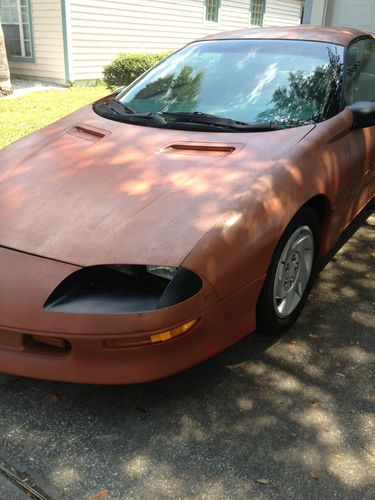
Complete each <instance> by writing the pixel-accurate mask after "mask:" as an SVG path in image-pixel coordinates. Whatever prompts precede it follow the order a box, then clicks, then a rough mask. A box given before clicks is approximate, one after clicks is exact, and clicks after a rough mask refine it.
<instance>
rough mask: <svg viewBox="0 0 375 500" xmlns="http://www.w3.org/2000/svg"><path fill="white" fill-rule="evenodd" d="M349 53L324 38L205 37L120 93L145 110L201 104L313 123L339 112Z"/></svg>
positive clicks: (250, 118) (240, 116)
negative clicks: (345, 58)
mask: <svg viewBox="0 0 375 500" xmlns="http://www.w3.org/2000/svg"><path fill="white" fill-rule="evenodd" d="M342 59H343V47H340V46H336V45H333V44H327V43H321V42H304V41H295V40H219V41H217V40H215V41H204V42H197V43H193V44H191V45H188V46H187V47H185V48H184V49H182V50H181V51H179V52H177V53H175V54H173V55H172V56H170V57H169V58H168V59H166V60H165V61H163V62H162V63H161V64H159V65H158V66H156V67H155V68H153V69H151V70H150V71H149V72H148V73H147V74H146V75H145V76H144V77H143V78H141V79H140V80H138V81H137V82H135V83H134V84H132V85H130V86H129V87H128V88H127V89H126V90H124V91H123V92H122V93H121V94H120V95H119V99H120V101H121V102H123V103H124V104H126V105H127V106H129V107H130V108H131V109H133V110H134V111H135V112H140V113H147V112H150V113H158V112H167V111H168V112H181V111H183V112H194V111H199V112H202V113H208V114H212V115H217V116H221V117H224V118H231V119H233V120H239V121H242V122H248V123H253V122H259V121H265V120H267V121H272V122H274V123H276V124H277V123H280V124H281V125H285V126H293V125H296V124H303V123H310V122H312V121H319V120H320V119H323V118H326V117H328V116H330V115H332V114H335V113H336V112H337V110H338V104H337V103H338V101H337V99H336V97H335V95H336V94H335V92H336V93H337V90H338V89H339V87H340V85H341V74H342ZM335 99H336V100H335Z"/></svg>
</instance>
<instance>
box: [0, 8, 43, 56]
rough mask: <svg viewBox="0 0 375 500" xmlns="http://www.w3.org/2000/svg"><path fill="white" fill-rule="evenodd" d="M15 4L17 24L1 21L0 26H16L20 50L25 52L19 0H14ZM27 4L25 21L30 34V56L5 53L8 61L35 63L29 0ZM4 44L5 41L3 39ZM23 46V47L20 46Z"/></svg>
mask: <svg viewBox="0 0 375 500" xmlns="http://www.w3.org/2000/svg"><path fill="white" fill-rule="evenodd" d="M0 1H1V0H0ZM16 3H17V13H18V21H19V22H18V24H16V23H11V24H10V23H5V22H2V21H1V24H2V25H14V26H18V29H19V32H20V41H21V50H22V49H23V50H25V46H24V43H25V42H24V38H23V36H22V35H23V26H22V25H23V24H24V23H22V14H21V4H20V0H16ZM26 4H27V21H28V26H29V33H30V38H29V41H30V52H31V55H30V56H26V55H25V56H18V55H14V54H10V53H9V52H8V53H7V55H8V59H9V61H12V62H26V63H35V48H34V33H33V19H32V11H31V0H26ZM4 38H5V33H4ZM5 42H6V39H5ZM22 44H23V46H22Z"/></svg>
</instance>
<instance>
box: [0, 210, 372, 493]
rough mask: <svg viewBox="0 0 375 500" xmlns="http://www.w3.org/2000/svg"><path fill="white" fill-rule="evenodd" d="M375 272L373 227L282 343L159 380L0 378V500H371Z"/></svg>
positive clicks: (354, 242)
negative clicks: (105, 382)
mask: <svg viewBox="0 0 375 500" xmlns="http://www.w3.org/2000/svg"><path fill="white" fill-rule="evenodd" d="M374 264H375V217H374V216H372V217H370V218H369V219H368V220H367V222H365V223H364V224H363V225H362V226H361V228H360V229H359V230H358V231H357V232H356V234H355V235H354V236H353V237H352V238H351V239H350V240H349V241H348V242H347V243H346V244H345V245H344V246H343V247H342V248H341V250H340V251H339V252H338V253H337V254H336V256H335V257H334V259H333V260H332V261H331V262H330V263H329V264H328V265H327V266H326V268H325V269H324V270H323V271H322V273H321V275H320V278H319V280H318V281H317V283H316V285H315V287H314V289H313V291H312V294H311V297H310V300H309V303H308V305H307V307H306V308H305V311H304V312H303V314H302V316H301V318H300V320H299V321H298V322H297V324H296V325H295V326H294V328H293V329H292V330H291V331H290V332H289V333H288V334H287V335H285V336H284V337H282V338H281V339H276V338H264V337H261V336H260V335H259V334H257V333H255V334H253V335H251V336H249V337H247V338H246V339H244V340H242V341H241V342H239V343H238V344H236V345H235V346H233V347H232V348H230V349H228V350H227V351H225V352H224V353H222V354H220V355H218V356H216V357H215V358H212V359H210V360H208V361H207V362H205V363H203V364H201V365H199V366H197V367H195V368H192V369H190V370H188V371H186V372H184V373H182V374H179V375H176V376H174V377H171V378H169V379H166V380H162V381H158V382H155V383H149V384H145V385H139V386H122V387H114V386H111V387H101V386H84V385H70V384H62V383H54V382H44V381H37V380H28V379H23V378H17V377H11V376H7V375H0V498H1V500H3V499H4V500H5V499H6V500H8V499H10V500H13V499H18V498H19V499H22V498H29V497H27V496H26V493H24V492H25V491H26V490H27V489H29V491H31V492H32V491H33V493H31V494H32V495H34V498H39V499H43V498H46V497H47V498H53V499H56V500H57V499H59V500H60V499H86V498H87V499H88V498H90V497H94V498H95V499H100V498H111V499H113V498H114V499H122V498H126V499H169V498H170V499H172V498H173V499H174V498H191V497H194V498H199V499H205V498H210V499H211V498H212V499H221V498H225V499H227V498H228V499H231V500H232V499H242V498H250V499H269V498H270V499H271V498H282V499H286V498H287V499H294V498H296V499H299V498H303V499H305V500H306V499H333V498H338V499H358V500H364V499H374V498H375V292H374V288H375V287H374V283H375V265H374ZM12 481H14V482H12Z"/></svg>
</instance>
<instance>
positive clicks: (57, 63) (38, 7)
mask: <svg viewBox="0 0 375 500" xmlns="http://www.w3.org/2000/svg"><path fill="white" fill-rule="evenodd" d="M31 11H32V29H33V35H34V53H35V63H29V62H14V61H10V70H11V72H12V74H13V75H20V76H33V77H35V78H42V79H43V78H45V79H51V80H54V81H61V82H63V81H64V80H65V66H64V43H63V34H62V20H61V2H60V0H31Z"/></svg>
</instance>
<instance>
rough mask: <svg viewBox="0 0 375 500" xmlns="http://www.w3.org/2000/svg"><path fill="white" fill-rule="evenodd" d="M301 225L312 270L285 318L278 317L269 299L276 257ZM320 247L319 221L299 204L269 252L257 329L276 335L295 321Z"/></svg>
mask: <svg viewBox="0 0 375 500" xmlns="http://www.w3.org/2000/svg"><path fill="white" fill-rule="evenodd" d="M301 226H308V227H309V228H310V230H311V232H312V234H313V237H314V258H313V264H312V270H311V274H310V278H309V281H308V283H307V286H306V289H305V291H304V293H303V295H302V298H301V300H300V302H299V304H298V305H297V307H296V308H295V309H294V311H292V313H291V314H290V315H288V316H286V317H285V318H280V317H279V316H278V315H277V314H276V311H275V306H274V302H273V287H274V281H275V275H276V270H277V266H278V262H279V259H280V256H281V254H282V252H283V250H284V247H285V245H286V243H287V242H288V240H289V238H290V236H291V235H292V234H293V233H294V231H296V230H297V229H298V228H299V227H301ZM319 248H320V224H319V220H318V217H317V216H316V213H315V212H314V210H313V209H312V208H311V207H308V206H307V207H303V208H301V210H299V211H298V212H297V213H296V215H295V216H294V217H293V219H292V220H291V221H290V223H289V224H288V226H287V228H286V229H285V231H284V233H283V235H282V236H281V238H280V240H279V243H278V245H277V247H276V249H275V251H274V253H273V255H272V259H271V262H270V265H269V268H268V271H267V276H266V279H265V281H264V284H263V288H262V291H261V293H260V296H259V300H258V304H257V311H256V313H257V331H260V332H262V333H264V334H267V335H277V334H281V333H283V332H284V331H285V330H287V329H288V328H289V327H290V326H292V324H293V323H294V322H295V321H296V320H297V318H298V316H299V315H300V313H301V311H302V309H303V306H304V305H305V302H306V300H307V297H308V295H309V292H310V289H311V286H312V284H313V282H314V278H315V276H316V272H317V266H318V262H319Z"/></svg>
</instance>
